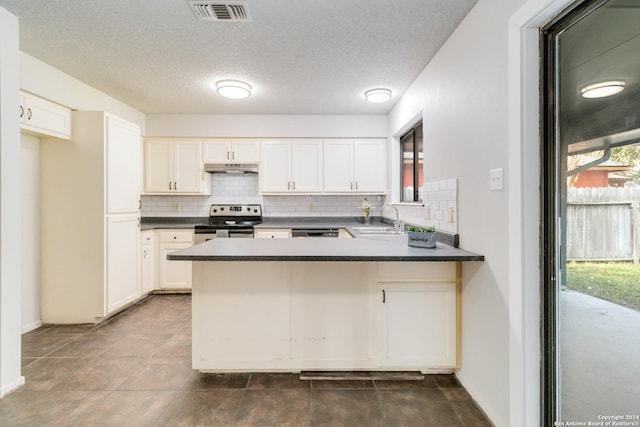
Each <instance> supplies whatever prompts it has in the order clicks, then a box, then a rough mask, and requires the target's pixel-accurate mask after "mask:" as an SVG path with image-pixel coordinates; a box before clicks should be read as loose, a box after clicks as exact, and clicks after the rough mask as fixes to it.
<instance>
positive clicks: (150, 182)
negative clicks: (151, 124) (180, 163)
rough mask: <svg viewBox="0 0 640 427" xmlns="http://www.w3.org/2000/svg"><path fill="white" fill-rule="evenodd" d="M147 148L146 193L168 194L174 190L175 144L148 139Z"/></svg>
mask: <svg viewBox="0 0 640 427" xmlns="http://www.w3.org/2000/svg"><path fill="white" fill-rule="evenodd" d="M144 146H145V180H144V182H145V186H144V187H145V191H146V192H148V193H168V192H170V191H172V189H173V143H172V141H170V140H163V139H148V140H146V141H145V143H144Z"/></svg>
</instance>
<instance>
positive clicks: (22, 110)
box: [20, 105, 24, 118]
mask: <svg viewBox="0 0 640 427" xmlns="http://www.w3.org/2000/svg"><path fill="white" fill-rule="evenodd" d="M22 116H24V107H23V106H22V105H21V106H20V118H22Z"/></svg>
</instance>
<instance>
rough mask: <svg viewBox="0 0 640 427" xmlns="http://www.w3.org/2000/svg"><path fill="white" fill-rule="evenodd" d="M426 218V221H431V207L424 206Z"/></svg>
mask: <svg viewBox="0 0 640 427" xmlns="http://www.w3.org/2000/svg"><path fill="white" fill-rule="evenodd" d="M424 216H425V218H426V219H431V205H424Z"/></svg>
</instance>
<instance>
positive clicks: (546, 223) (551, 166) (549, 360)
mask: <svg viewBox="0 0 640 427" xmlns="http://www.w3.org/2000/svg"><path fill="white" fill-rule="evenodd" d="M608 1H609V0H580V1H577V2H575V3H573V4H571V5H570V6H569V7H568V8H566V9H565V10H564V11H563V12H561V13H560V14H558V15H557V16H556V17H555V18H554V19H553V20H552V21H550V22H549V23H548V24H547V25H545V26H544V27H542V28H541V29H540V52H541V60H540V74H541V85H540V88H541V89H540V91H541V94H540V96H541V105H540V108H541V110H540V117H541V126H540V134H541V139H542V141H541V144H540V147H541V151H540V183H541V186H540V218H541V224H540V257H541V259H540V269H541V271H540V279H541V283H540V292H541V295H540V298H541V307H540V310H541V316H540V339H541V342H542V348H541V368H540V374H541V375H540V377H541V385H540V391H541V396H540V403H541V408H540V423H541V425H543V426H553V425H554V423H556V422H557V421H560V420H561V419H560V415H561V414H560V408H561V405H560V397H561V382H560V379H561V378H560V363H559V361H560V334H559V330H560V322H559V319H560V289H561V284H562V283H563V281H564V279H563V277H564V275H565V271H566V270H565V261H564V255H563V252H562V251H563V250H564V249H563V248H564V246H565V245H562V244H561V242H563V241H565V240H566V224H564V221H566V215H565V213H566V185H567V182H566V170H567V148H566V147H562V146H560V144H559V142H558V141H559V138H558V134H559V129H558V127H557V123H558V117H557V107H558V102H557V93H558V92H557V90H556V89H557V88H558V81H559V78H558V62H557V58H558V52H557V44H556V41H557V37H558V36H559V35H560V34H562V32H564V31H565V30H567V29H568V28H570V27H571V26H572V25H574V24H575V23H576V22H578V21H579V20H581V19H582V18H584V17H585V16H586V15H588V14H589V13H590V12H592V11H593V10H595V9H597V8H598V7H600V6H602V5H603V4H605V3H607V2H608Z"/></svg>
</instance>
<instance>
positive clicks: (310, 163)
mask: <svg viewBox="0 0 640 427" xmlns="http://www.w3.org/2000/svg"><path fill="white" fill-rule="evenodd" d="M291 191H295V192H300V193H310V192H319V191H322V141H296V142H293V143H291Z"/></svg>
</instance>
